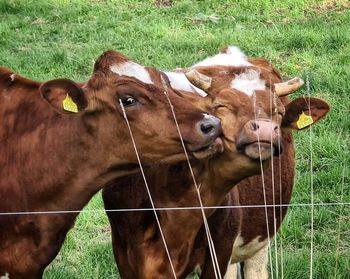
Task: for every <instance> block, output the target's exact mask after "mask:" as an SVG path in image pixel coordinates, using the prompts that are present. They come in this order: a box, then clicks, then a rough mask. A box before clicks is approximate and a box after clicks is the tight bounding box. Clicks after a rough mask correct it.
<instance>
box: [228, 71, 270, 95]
mask: <svg viewBox="0 0 350 279" xmlns="http://www.w3.org/2000/svg"><path fill="white" fill-rule="evenodd" d="M231 88H233V89H237V90H239V91H241V92H243V93H245V94H247V95H248V96H252V95H253V94H254V92H255V91H256V90H265V80H262V79H260V72H259V71H256V70H252V69H248V70H246V71H245V72H244V73H242V74H240V75H238V76H237V77H235V79H234V80H232V82H231Z"/></svg>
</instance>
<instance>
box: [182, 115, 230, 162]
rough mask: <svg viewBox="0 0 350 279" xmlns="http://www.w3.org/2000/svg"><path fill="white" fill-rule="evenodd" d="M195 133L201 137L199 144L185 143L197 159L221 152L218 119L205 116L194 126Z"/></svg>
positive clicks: (221, 145)
mask: <svg viewBox="0 0 350 279" xmlns="http://www.w3.org/2000/svg"><path fill="white" fill-rule="evenodd" d="M196 132H197V134H198V135H200V137H201V143H200V144H198V143H197V144H190V143H187V144H186V147H187V149H188V150H189V151H191V152H192V153H193V155H194V156H195V157H196V158H197V159H201V158H204V157H207V156H209V155H210V154H214V153H219V152H223V143H222V140H221V139H220V138H219V136H220V134H221V132H222V130H221V121H220V119H219V118H217V117H215V116H212V115H209V114H205V115H204V117H203V119H202V120H201V121H199V122H198V123H197V124H196Z"/></svg>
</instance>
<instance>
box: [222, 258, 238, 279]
mask: <svg viewBox="0 0 350 279" xmlns="http://www.w3.org/2000/svg"><path fill="white" fill-rule="evenodd" d="M231 260H232V256H231V258H230V260H229V262H228V265H227V268H226V272H225V275H224V279H231V278H234V279H236V278H237V270H238V268H237V264H231Z"/></svg>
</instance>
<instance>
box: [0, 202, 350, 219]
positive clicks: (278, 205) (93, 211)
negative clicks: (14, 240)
mask: <svg viewBox="0 0 350 279" xmlns="http://www.w3.org/2000/svg"><path fill="white" fill-rule="evenodd" d="M308 206H319V207H320V206H350V202H339V203H336V202H334V203H332V202H330V203H314V204H311V203H291V204H267V205H266V206H265V205H263V204H256V205H222V206H203V207H200V206H188V207H156V208H155V210H156V211H171V210H201V208H204V209H235V208H236V209H238V208H265V207H270V208H271V207H272V208H274V207H308ZM138 211H139V212H143V211H153V208H151V207H149V208H118V209H83V210H53V211H18V212H0V216H9V215H35V214H38V215H39V214H76V213H88V214H89V213H90V214H91V213H105V212H138Z"/></svg>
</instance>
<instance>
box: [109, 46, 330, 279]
mask: <svg viewBox="0 0 350 279" xmlns="http://www.w3.org/2000/svg"><path fill="white" fill-rule="evenodd" d="M218 56H219V57H213V58H210V59H208V60H205V61H203V63H202V64H197V65H195V69H196V70H197V71H196V72H192V73H190V74H188V75H187V76H188V77H189V78H191V79H192V81H193V83H194V84H196V85H199V86H201V87H202V88H204V89H206V91H207V92H208V93H209V94H210V95H211V98H209V100H208V98H204V99H200V98H199V99H198V98H197V101H196V100H194V99H196V98H194V97H193V96H194V95H192V96H191V97H192V98H191V100H192V101H193V100H194V102H197V103H199V104H200V103H201V105H205V104H203V100H207V101H208V102H209V105H208V104H206V108H207V110H208V111H210V110H211V109H213V112H214V113H215V114H216V115H217V116H218V117H219V118H220V119H221V122H222V128H223V136H222V140H223V142H224V147H225V151H224V152H223V153H222V154H219V155H216V156H215V157H213V158H211V159H208V160H207V161H205V162H192V166H193V170H194V174H195V177H196V180H197V183H198V185H200V193H201V199H202V202H203V204H204V205H205V206H216V205H220V204H228V205H235V204H239V195H238V192H237V188H233V190H232V193H235V194H232V195H227V194H228V193H230V191H231V189H232V187H233V186H234V185H235V184H237V183H238V182H239V181H241V180H242V179H244V178H246V177H249V176H251V175H254V174H258V173H260V171H261V166H260V158H261V159H262V161H263V162H262V163H263V166H265V167H267V166H268V164H269V160H270V158H271V156H272V155H273V153H274V154H275V155H279V152H280V149H281V147H280V145H279V142H280V141H282V142H283V143H287V142H286V140H291V139H292V138H291V132H290V128H296V122H297V120H298V117H299V115H300V113H301V112H303V111H305V112H306V113H309V105H311V112H312V117H313V121H314V122H316V121H318V120H319V119H320V118H321V117H323V116H324V114H325V113H326V112H327V111H328V105H327V104H326V103H325V102H323V101H321V100H319V99H315V98H310V99H309V100H307V102H305V101H304V99H303V98H300V99H297V100H296V101H294V102H292V103H289V104H287V102H288V101H287V98H286V97H284V98H281V99H279V98H277V96H276V95H275V94H274V90H278V91H280V92H283V91H286V92H284V93H288V91H293V90H295V89H296V88H297V87H298V86H297V87H296V88H294V85H295V84H293V83H292V84H291V85H290V86H289V85H288V86H286V87H283V86H282V88H281V87H280V86H281V85H280V84H279V83H280V82H281V78H280V76H279V74H278V72H277V71H276V70H275V69H274V68H273V67H272V66H271V65H269V63H268V62H267V61H266V60H264V59H254V60H249V61H248V60H247V59H246V58H245V56H244V55H243V54H242V53H241V52H240V51H239V50H238V49H236V48H228V49H226V50H225V51H223V52H222V53H220V54H219V55H218ZM221 56H222V57H221ZM213 61H214V62H213ZM220 61H224V62H225V63H226V64H225V65H224V66H220V65H219V66H210V65H211V64H213V65H217V64H219V63H220ZM198 77H199V79H198ZM170 82H171V84H172V85H173V86H176V85H177V84H178V83H177V82H176V80H175V81H174V80H172V78H170ZM275 84H276V85H277V86H274V85H275ZM299 86H300V84H299ZM179 87H181V86H179ZM184 88H185V86H184V87H183V89H184ZM286 88H287V89H288V90H285V89H286ZM178 89H181V88H178ZM191 91H193V90H191ZM281 131H282V132H281ZM281 133H282V134H283V135H282V136H281ZM271 147H272V150H271ZM146 176H147V179H148V184H149V185H150V187H151V192H152V195H153V199H154V201H155V205H156V206H157V207H160V208H162V207H180V208H181V207H188V206H199V202H198V197H197V194H196V190H195V185H194V184H193V180H192V177H191V175H190V174H189V172H188V169H187V165H186V164H183V163H180V164H176V165H171V166H168V167H163V168H159V167H158V168H154V167H153V168H149V169H148V170H147V172H146ZM103 199H104V203H105V207H106V209H107V210H108V209H115V208H138V207H139V208H144V207H149V201H148V199H147V195H146V191H145V190H144V186H143V180H142V179H141V177H140V176H137V175H133V176H129V177H124V178H122V179H120V180H118V181H117V182H113V183H111V184H110V185H109V186H108V187H106V188H104V190H103ZM205 212H206V216H207V217H210V218H209V224H210V226H211V228H212V236H213V240H214V243H215V247H216V250H217V256H218V262H219V266H220V272H221V275H222V276H223V275H224V274H225V272H226V269H227V265H228V263H229V259H230V256H231V251H232V244H233V240H234V237H235V236H236V235H238V233H239V232H240V226H241V215H242V212H241V211H240V210H232V209H229V210H217V211H215V209H206V211H205ZM222 212H223V213H224V214H222ZM107 214H108V217H109V220H110V223H111V227H112V240H113V249H114V254H115V258H116V261H117V264H118V268H119V271H120V274H121V277H122V278H140V279H141V278H142V279H150V278H172V277H173V274H172V269H171V266H170V264H169V261H168V258H167V255H166V252H165V249H164V244H163V242H162V239H161V237H160V234H159V230H158V227H157V224H156V222H155V220H154V216H153V214H152V212H128V213H120V212H107ZM158 216H159V218H160V223H161V226H162V230H163V233H164V236H165V239H166V243H167V247H168V249H169V252H170V257H171V260H172V264H173V266H174V269H175V272H176V276H177V278H185V277H186V276H188V275H189V274H190V273H191V272H192V271H199V270H202V275H201V278H214V274H213V269H212V264H211V259H210V256H209V252H208V247H207V240H206V235H205V232H204V230H203V219H202V215H201V211H200V210H168V211H166V210H165V211H163V210H162V211H158ZM223 236H224V237H225V241H220V238H219V237H223Z"/></svg>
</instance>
